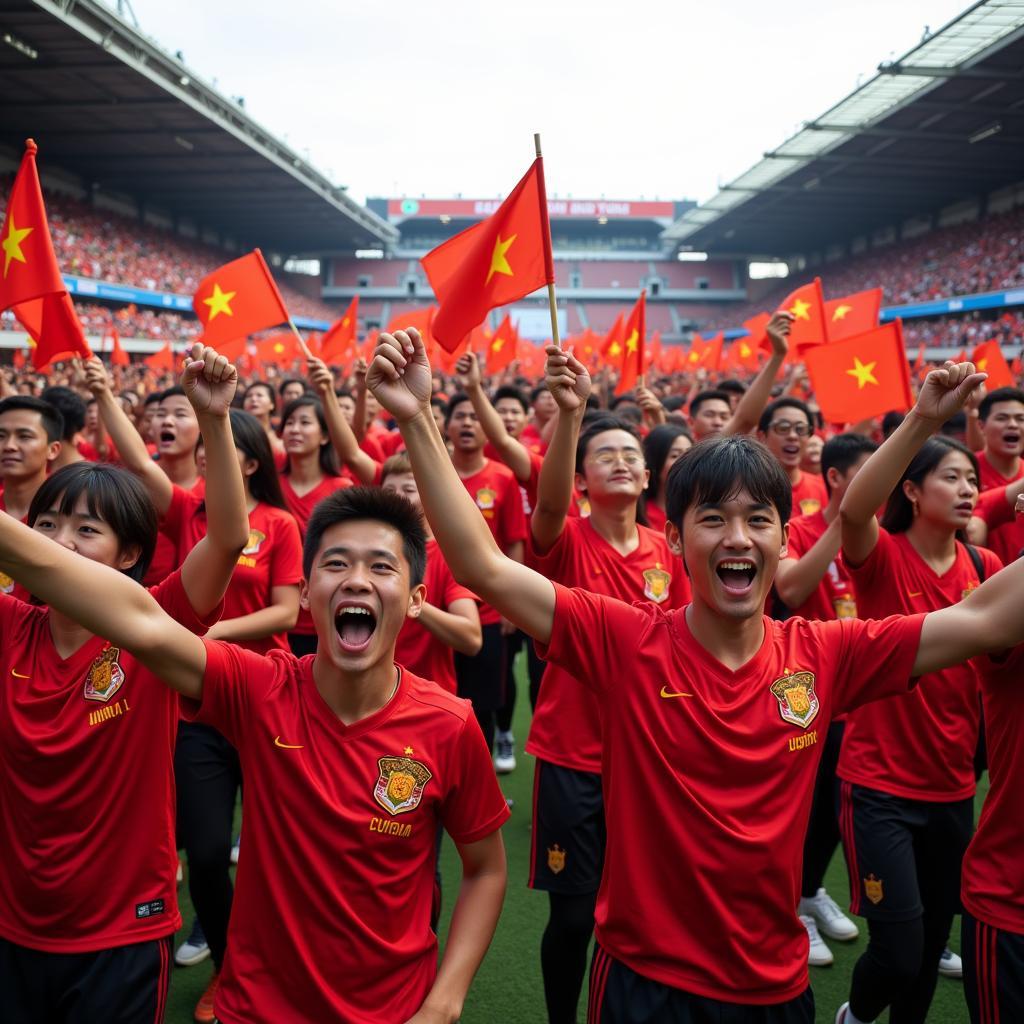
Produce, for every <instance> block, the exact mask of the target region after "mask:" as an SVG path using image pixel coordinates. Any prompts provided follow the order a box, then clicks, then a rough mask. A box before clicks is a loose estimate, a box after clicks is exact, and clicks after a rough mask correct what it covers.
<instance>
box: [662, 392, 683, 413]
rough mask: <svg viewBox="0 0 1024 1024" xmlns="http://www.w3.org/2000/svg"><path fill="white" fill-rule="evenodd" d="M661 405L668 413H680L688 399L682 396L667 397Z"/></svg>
mask: <svg viewBox="0 0 1024 1024" xmlns="http://www.w3.org/2000/svg"><path fill="white" fill-rule="evenodd" d="M661 404H662V405H663V406H664V407H665V411H666V412H678V411H679V410H680V409H682V407H683V406H684V405H685V404H686V399H685V398H684V397H683V396H682V395H666V396H665V397H664V398H663V399H662V400H661Z"/></svg>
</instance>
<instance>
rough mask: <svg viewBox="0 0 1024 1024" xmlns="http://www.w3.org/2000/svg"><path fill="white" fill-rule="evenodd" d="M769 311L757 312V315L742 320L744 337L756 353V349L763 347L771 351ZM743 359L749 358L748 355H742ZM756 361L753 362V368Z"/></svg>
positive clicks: (770, 316)
mask: <svg viewBox="0 0 1024 1024" xmlns="http://www.w3.org/2000/svg"><path fill="white" fill-rule="evenodd" d="M771 318H772V315H771V313H758V314H757V316H752V317H751V318H750V319H749V320H744V321H743V324H742V326H743V327H745V328H746V329H747V335H748V337H747V338H746V339H745V340H746V342H747V345H748V346H749V347H750V348H752V349H753V350H754V353H755V354H756V353H757V350H758V349H760V348H764V349H765V350H767V351H771V347H772V343H771V342H770V341H769V340H768V331H767V327H768V321H769V320H771ZM744 358H745V359H749V358H750V357H749V356H744ZM756 366H757V363H756V362H755V363H754V364H753V367H751V368H755V367H756Z"/></svg>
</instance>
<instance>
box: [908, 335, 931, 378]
mask: <svg viewBox="0 0 1024 1024" xmlns="http://www.w3.org/2000/svg"><path fill="white" fill-rule="evenodd" d="M927 348H928V343H927V342H926V341H922V342H921V344H920V345H918V347H917V358H916V359H915V360H914V365H913V366H912V367H911V370H912V371H913V373H914V374H915V376H916V375H917V374H919V373H920V372H921V370H922V368H923V367H924V354H925V351H926V350H927Z"/></svg>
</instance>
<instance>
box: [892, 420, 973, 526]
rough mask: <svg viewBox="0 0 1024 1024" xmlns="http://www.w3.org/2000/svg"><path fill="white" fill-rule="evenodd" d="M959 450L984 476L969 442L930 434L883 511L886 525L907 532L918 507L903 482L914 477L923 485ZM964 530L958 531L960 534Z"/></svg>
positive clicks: (914, 479)
mask: <svg viewBox="0 0 1024 1024" xmlns="http://www.w3.org/2000/svg"><path fill="white" fill-rule="evenodd" d="M950 452H959V453H960V454H961V455H966V456H967V458H968V460H969V461H970V463H971V468H972V469H973V470H974V475H975V477H978V476H980V471H979V469H978V460H977V458H975V455H974V452H972V451H971V449H970V448H968V447H967V445H965V444H963V443H962V442H961V441H958V440H957V439H956V438H955V437H946V436H944V435H943V434H936V435H935V436H933V437H929V438H928V440H927V441H925V443H924V444H923V445H921V450H920V451H919V452H918V453H917V454H916V455H915V456H914V458H913V459H912V460H911V462H910V465H909V466H907V468H906V469H905V470H904V471H903V476H901V477H900V478H899V481H898V483H897V484H896V486H895V487H894V488H893V489H892V493H891V494H890V495H889V500H888V501H887V502H886V505H885V511H884V512H883V513H882V526H883V527H885V529H886V530H888V531H889V532H890V533H906V531H907V530H909V529H910V525H911V523H913V521H914V506H913V505H912V504H911V501H910V499H909V498H908V497H907V496H906V494H904V493H903V482H904V481H905V480H910V481H912V482H913V483H915V484H918V485H919V486H920V484H921V483H922V481H923V480H924V478H925V477H926V476H928V474H929V473H933V472H935V469H936V468H937V467H938V465H939V463H940V462H941V461H942V460H943V459H944V458H945V457H946V456H947V455H949V454H950ZM959 532H960V531H957V533H958V535H959Z"/></svg>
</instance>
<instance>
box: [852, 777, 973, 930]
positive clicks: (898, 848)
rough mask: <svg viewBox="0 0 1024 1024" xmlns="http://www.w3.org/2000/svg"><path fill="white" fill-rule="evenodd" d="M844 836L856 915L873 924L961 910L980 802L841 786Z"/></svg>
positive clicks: (853, 906) (968, 799)
mask: <svg viewBox="0 0 1024 1024" xmlns="http://www.w3.org/2000/svg"><path fill="white" fill-rule="evenodd" d="M839 831H840V833H841V835H842V838H843V852H844V853H845V854H846V864H847V867H848V869H849V872H850V910H851V911H852V912H853V913H854V914H860V915H861V916H862V917H866V918H868V919H869V920H872V921H912V920H914V919H915V918H918V917H920V916H921V915H922V914H923V913H924V908H925V906H926V905H927V907H928V910H929V913H932V914H938V915H941V914H949V915H950V916H952V915H953V914H957V913H959V912H960V866H961V864H962V863H963V859H964V853H965V851H966V850H967V844H968V843H969V842H970V841H971V834H972V833H973V831H974V800H973V799H972V798H971V797H968V798H967V799H965V800H954V801H952V802H949V803H940V802H938V801H935V800H908V799H907V798H905V797H901V796H892V795H891V794H889V793H882V792H880V791H879V790H877V789H869V788H868V787H866V786H858V785H856V784H855V783H851V782H845V781H843V782H841V783H840V791H839Z"/></svg>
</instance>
